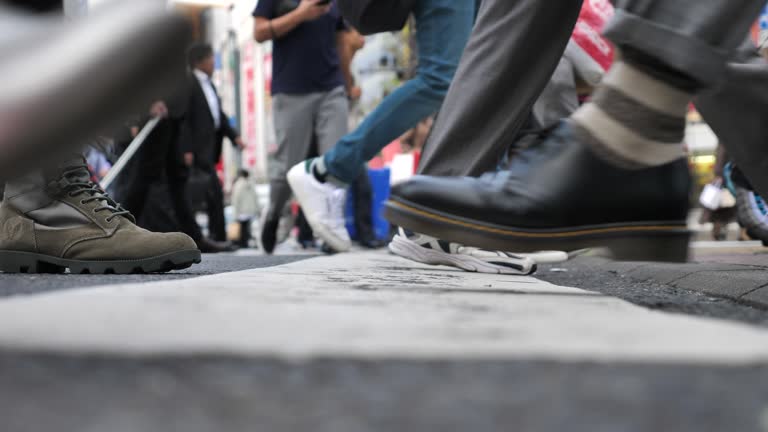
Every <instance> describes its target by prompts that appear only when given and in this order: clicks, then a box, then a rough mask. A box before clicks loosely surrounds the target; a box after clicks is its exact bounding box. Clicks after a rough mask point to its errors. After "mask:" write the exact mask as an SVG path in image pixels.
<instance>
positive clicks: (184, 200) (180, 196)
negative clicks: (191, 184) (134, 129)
mask: <svg viewBox="0 0 768 432" xmlns="http://www.w3.org/2000/svg"><path fill="white" fill-rule="evenodd" d="M170 121H171V122H173V125H172V126H173V131H172V132H173V133H172V134H171V135H170V136H169V139H168V141H167V143H166V150H165V155H164V156H165V172H166V179H167V181H168V192H169V195H170V199H171V205H172V206H173V210H174V213H175V214H176V221H177V222H178V224H179V229H180V230H181V232H183V233H184V234H186V235H188V236H190V237H191V238H192V240H194V241H195V243H197V244H198V245H201V242H202V241H203V233H202V231H201V230H200V226H199V225H197V221H196V220H195V213H194V211H192V206H191V205H190V203H189V198H188V196H187V178H188V168H187V167H186V166H184V162H183V161H182V157H181V150H180V148H179V144H180V143H179V140H178V132H179V127H180V125H179V120H170ZM156 151H159V149H157V150H156Z"/></svg>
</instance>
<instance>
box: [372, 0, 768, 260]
mask: <svg viewBox="0 0 768 432" xmlns="http://www.w3.org/2000/svg"><path fill="white" fill-rule="evenodd" d="M762 3H763V2H762V0H753V1H747V0H741V1H731V0H708V1H700V0H695V1H694V0H680V1H676V2H669V1H668V0H636V1H624V2H621V6H622V7H623V8H624V10H623V11H622V10H620V11H618V13H617V15H616V18H615V19H614V20H613V21H612V22H611V23H610V24H609V26H608V28H607V35H608V36H609V37H610V38H611V39H612V40H613V41H614V42H615V43H616V44H617V45H618V46H619V48H620V49H621V51H622V52H623V54H624V56H623V57H622V60H621V61H620V62H618V63H617V64H616V65H614V67H613V68H612V69H611V71H610V72H609V73H608V75H607V76H606V79H605V80H604V86H603V87H601V88H600V89H599V90H598V91H597V92H596V94H595V96H594V97H593V99H592V102H591V103H589V104H586V105H585V106H583V107H582V108H581V109H580V110H579V111H578V112H577V113H576V114H574V116H573V118H572V119H571V120H570V121H569V122H567V123H566V124H564V125H562V126H561V127H560V128H559V129H558V130H557V131H556V132H555V133H554V134H553V136H552V137H551V138H550V139H548V140H547V141H546V142H545V143H544V146H545V147H548V148H552V149H554V151H553V152H552V153H551V154H552V155H553V157H551V158H548V159H544V160H540V161H537V163H536V164H535V166H532V167H531V169H530V170H529V171H528V172H527V173H525V174H524V175H516V174H514V173H510V172H507V173H505V174H502V175H498V176H495V177H492V178H484V179H479V180H474V179H436V178H429V177H426V178H417V179H415V180H414V181H411V182H409V183H406V184H402V185H399V186H398V187H396V188H394V189H393V192H392V196H393V201H392V202H390V203H389V205H388V210H387V211H388V216H389V217H390V220H392V221H393V222H396V223H399V224H401V225H405V227H406V228H411V229H414V230H417V231H422V232H425V233H426V234H430V235H435V236H445V238H448V239H450V240H453V241H457V242H463V243H465V244H469V245H473V246H479V247H485V248H491V249H500V250H519V251H525V250H541V249H547V248H556V249H565V250H570V249H575V248H584V247H596V246H605V247H608V248H609V249H610V250H611V251H612V252H613V253H614V256H616V257H617V258H622V259H657V260H675V261H676V260H684V259H685V258H686V256H687V248H688V236H689V235H688V232H687V229H686V217H687V210H688V208H687V199H688V192H689V187H690V180H689V175H688V171H687V163H686V161H685V159H684V158H683V157H682V150H681V147H682V146H681V145H680V142H679V140H681V139H682V130H683V128H684V121H683V114H684V113H685V109H686V107H687V105H688V103H689V101H690V99H691V95H692V94H693V93H694V92H696V91H698V90H700V89H702V88H704V87H714V86H716V85H718V84H720V83H721V82H722V81H723V80H724V79H725V76H726V74H725V71H726V68H725V61H726V59H727V58H729V56H730V55H732V53H733V50H734V48H735V47H736V46H737V45H738V44H739V42H740V41H741V40H742V38H743V36H744V35H745V34H746V33H747V30H748V28H749V26H750V24H751V22H752V20H753V19H754V18H755V16H756V15H757V12H758V10H759V9H760V6H761V4H762ZM675 141H677V142H675Z"/></svg>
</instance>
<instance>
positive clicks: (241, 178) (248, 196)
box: [232, 169, 261, 248]
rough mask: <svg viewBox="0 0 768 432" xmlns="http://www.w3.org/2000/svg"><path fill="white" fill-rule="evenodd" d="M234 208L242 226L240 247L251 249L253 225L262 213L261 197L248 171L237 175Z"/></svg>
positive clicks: (241, 171) (242, 170)
mask: <svg viewBox="0 0 768 432" xmlns="http://www.w3.org/2000/svg"><path fill="white" fill-rule="evenodd" d="M232 207H233V209H234V210H235V217H236V218H237V223H238V224H239V225H240V229H239V231H240V233H239V234H240V235H239V241H238V246H240V247H241V248H247V247H249V243H250V241H251V237H252V235H251V224H252V223H253V220H254V218H256V215H258V214H260V213H261V206H260V205H259V197H258V196H257V195H256V189H255V188H254V185H253V183H252V182H251V180H250V173H249V172H248V170H245V169H241V170H240V171H238V173H237V179H236V180H235V184H234V186H233V187H232Z"/></svg>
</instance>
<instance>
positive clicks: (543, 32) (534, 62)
mask: <svg viewBox="0 0 768 432" xmlns="http://www.w3.org/2000/svg"><path fill="white" fill-rule="evenodd" d="M581 4H582V2H581V1H580V0H574V1H566V2H558V3H557V5H556V6H554V5H553V4H552V3H551V2H548V1H544V0H483V2H482V4H481V6H480V11H479V15H478V19H477V23H476V24H475V28H474V30H473V31H472V36H471V37H470V40H469V43H468V44H467V47H466V49H465V50H464V55H463V56H462V59H461V63H460V64H459V69H458V70H457V72H456V76H455V77H454V80H453V82H452V83H451V87H450V89H449V90H448V95H447V96H446V99H445V102H444V103H443V107H442V109H441V111H440V114H439V115H438V117H437V120H436V121H435V125H434V128H433V130H432V134H431V135H430V137H429V139H428V140H427V144H426V145H425V147H424V152H423V154H422V158H421V164H420V167H419V173H420V174H425V175H434V176H479V175H481V174H483V173H485V172H488V171H493V170H495V169H496V166H497V164H498V162H499V160H500V158H501V156H502V155H503V153H504V151H505V150H506V148H507V147H508V146H509V145H510V144H511V143H512V141H513V140H514V139H515V137H516V135H517V133H518V132H519V129H520V127H521V126H522V125H523V124H524V122H525V120H526V119H527V117H528V115H529V113H530V111H531V108H532V106H533V104H534V102H535V101H536V99H538V97H539V95H540V94H541V92H542V90H543V89H544V87H545V86H546V85H547V83H548V82H549V79H550V77H551V76H552V73H553V72H554V70H555V68H556V67H557V65H558V62H559V61H560V58H561V57H562V55H563V52H564V51H565V47H566V45H567V44H568V40H569V39H570V36H571V33H572V32H573V26H574V25H575V24H576V19H577V18H578V16H579V11H580V10H581Z"/></svg>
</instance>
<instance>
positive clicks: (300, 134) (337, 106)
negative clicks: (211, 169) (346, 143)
mask: <svg viewBox="0 0 768 432" xmlns="http://www.w3.org/2000/svg"><path fill="white" fill-rule="evenodd" d="M273 101H274V105H273V112H274V125H275V135H276V136H277V152H275V153H274V154H273V155H271V157H270V160H269V184H270V200H269V208H268V209H267V219H268V220H275V219H278V218H280V215H281V214H282V211H283V209H284V208H285V205H286V204H287V203H288V201H289V200H290V199H291V195H292V192H291V187H290V186H289V185H288V180H287V178H286V174H287V173H288V170H290V169H291V168H292V167H293V166H294V165H296V164H297V163H299V162H301V161H304V160H306V159H307V158H309V157H310V154H311V152H310V149H311V146H312V140H313V137H314V138H316V139H317V143H318V147H319V151H320V154H323V153H325V152H326V151H328V150H329V149H330V148H331V147H333V145H335V144H336V143H337V142H338V141H339V139H341V137H343V136H344V135H345V134H346V133H347V117H348V113H349V105H348V101H347V95H346V92H345V90H344V88H343V87H338V88H335V89H332V90H330V91H327V92H320V93H309V94H303V95H291V94H276V95H275V96H274V98H273Z"/></svg>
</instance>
